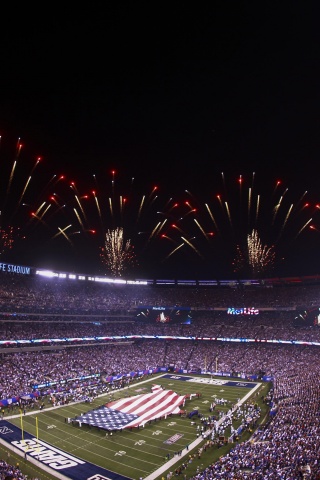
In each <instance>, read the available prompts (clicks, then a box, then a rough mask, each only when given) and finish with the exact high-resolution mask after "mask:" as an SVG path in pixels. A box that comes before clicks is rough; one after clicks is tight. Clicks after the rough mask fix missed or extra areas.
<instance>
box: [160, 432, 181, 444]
mask: <svg viewBox="0 0 320 480" xmlns="http://www.w3.org/2000/svg"><path fill="white" fill-rule="evenodd" d="M182 437H183V434H182V433H176V434H175V435H173V436H172V437H170V438H168V440H165V441H164V442H163V443H166V444H167V445H172V444H173V443H176V442H177V441H178V440H180V438H182Z"/></svg>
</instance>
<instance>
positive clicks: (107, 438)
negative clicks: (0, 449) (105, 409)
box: [7, 374, 266, 480]
mask: <svg viewBox="0 0 320 480" xmlns="http://www.w3.org/2000/svg"><path fill="white" fill-rule="evenodd" d="M186 377H188V381H185V378H186ZM223 382H231V383H232V384H233V385H232V386H228V385H225V384H224V383H223ZM154 384H158V385H160V384H161V386H162V387H163V388H165V389H168V390H173V391H174V392H176V393H178V394H180V395H192V398H191V399H190V400H189V399H187V400H186V404H185V407H184V408H185V409H186V410H187V415H186V416H180V415H171V416H168V417H167V419H162V420H157V421H152V422H151V423H150V424H149V423H147V424H146V425H145V427H144V428H142V427H140V429H132V431H130V430H126V429H123V430H122V431H121V432H120V431H118V432H116V433H113V434H112V435H110V434H106V431H105V430H102V429H100V430H99V429H98V428H96V427H90V426H88V425H82V427H81V428H80V427H79V426H78V425H77V424H75V425H73V424H72V423H67V422H66V418H68V417H70V418H74V417H76V416H78V415H80V414H83V413H85V412H87V411H89V410H92V409H94V408H98V407H99V406H101V405H103V404H105V403H107V402H108V401H109V396H108V395H106V396H100V397H98V398H96V399H95V400H94V402H93V403H91V404H89V403H84V402H83V403H73V404H69V405H67V406H61V407H56V408H50V406H49V405H46V406H45V409H44V410H42V411H41V412H34V413H31V412H27V414H26V415H23V416H21V415H16V416H15V417H14V418H7V420H9V421H10V422H12V423H13V424H15V425H16V426H17V427H19V428H21V427H22V434H21V435H22V436H23V432H29V433H30V434H31V435H33V436H34V437H37V438H38V439H39V440H42V441H44V442H47V443H49V444H50V445H53V446H55V447H56V448H58V449H60V450H63V451H65V452H68V453H70V454H72V455H74V456H76V457H79V458H81V459H83V460H86V461H88V462H91V463H94V464H96V465H99V466H101V467H103V468H105V469H107V470H109V471H112V472H115V473H117V474H120V475H123V476H126V477H129V478H132V479H134V480H139V479H141V478H143V479H149V480H151V479H156V478H159V479H161V478H162V477H163V476H166V472H167V471H175V469H176V468H178V467H179V466H180V465H181V464H182V463H184V462H186V461H188V460H189V457H190V455H191V456H192V454H193V453H196V455H195V458H196V459H197V460H200V459H198V456H197V452H198V450H199V447H201V446H202V445H204V443H205V442H206V440H207V439H203V438H202V437H201V434H200V435H199V430H200V428H201V426H202V423H201V418H200V416H198V415H194V416H193V417H192V418H189V416H188V414H189V413H190V412H191V411H196V410H197V411H198V412H199V414H202V415H203V416H205V417H208V416H209V415H217V414H218V410H220V411H222V412H224V413H226V412H227V411H228V410H229V409H230V407H231V405H234V404H236V403H237V402H238V401H240V402H250V403H255V402H256V401H257V399H258V397H259V395H261V394H263V393H264V394H265V393H266V392H264V389H266V385H265V384H262V383H257V382H255V383H254V382H253V383H252V384H251V385H249V382H243V383H242V381H241V380H240V381H239V379H232V378H226V377H223V378H221V377H220V378H212V377H209V376H207V377H206V376H201V377H200V376H196V375H176V374H162V375H159V376H151V377H149V378H147V379H144V380H141V381H137V382H135V383H133V384H131V385H130V388H125V389H121V390H116V391H114V394H113V397H114V399H118V398H121V397H124V396H126V397H129V396H133V395H141V394H143V393H149V392H150V391H151V387H152V385H154ZM237 384H239V385H245V386H237ZM248 387H251V388H248ZM195 393H197V394H199V396H193V394H195ZM219 399H224V400H225V403H224V404H223V405H220V404H217V406H216V407H215V410H214V411H213V412H212V413H210V410H209V409H210V405H211V404H212V402H213V401H214V402H217V400H219ZM240 423H241V419H239V420H238V421H234V422H233V427H234V428H237V427H238V426H239V425H240ZM224 435H225V437H226V438H228V437H229V435H230V431H228V430H226V431H225V433H224ZM208 438H210V437H208ZM228 447H229V446H228ZM215 448H217V447H215ZM222 450H223V451H224V450H225V448H223V449H222ZM222 450H221V451H222ZM212 455H213V449H212ZM212 458H213V457H212ZM204 461H205V459H204V458H202V460H200V462H198V464H199V467H200V466H201V468H202V467H203V462H204ZM210 461H212V459H208V463H209V462H210ZM190 463H192V462H190ZM195 465H196V461H195V462H194V464H193V465H190V468H188V474H189V476H191V474H192V471H193V470H194V467H195ZM46 475H47V476H46V477H44V478H52V477H49V476H48V474H46ZM64 475H66V474H65V473H64ZM187 478H188V477H187Z"/></svg>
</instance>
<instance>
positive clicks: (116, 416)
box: [76, 387, 186, 430]
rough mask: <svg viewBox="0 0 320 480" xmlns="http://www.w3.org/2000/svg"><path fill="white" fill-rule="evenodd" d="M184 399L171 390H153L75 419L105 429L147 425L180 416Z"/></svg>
mask: <svg viewBox="0 0 320 480" xmlns="http://www.w3.org/2000/svg"><path fill="white" fill-rule="evenodd" d="M185 398H186V397H185V395H178V394H177V393H175V392H173V391H172V390H163V389H162V388H161V387H160V388H153V391H152V392H151V393H147V394H143V395H136V396H133V397H129V398H122V399H120V400H116V401H114V402H110V403H107V404H106V405H104V406H102V407H99V408H97V409H95V410H90V411H89V412H87V413H85V414H83V415H80V416H78V417H76V420H77V421H78V422H79V423H81V424H82V423H85V424H88V425H92V426H95V427H99V428H102V429H105V430H120V429H122V428H133V427H138V426H140V425H142V426H144V425H145V423H147V422H148V421H150V420H155V419H157V418H160V417H166V416H167V415H170V414H172V413H175V414H177V413H180V406H181V405H184V402H185Z"/></svg>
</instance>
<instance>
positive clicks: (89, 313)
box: [0, 263, 320, 480]
mask: <svg viewBox="0 0 320 480" xmlns="http://www.w3.org/2000/svg"><path fill="white" fill-rule="evenodd" d="M319 282H320V277H318V276H309V277H294V278H293V277H290V278H289V277H288V278H272V279H270V278H269V279H264V280H262V279H260V280H250V281H249V280H243V281H242V280H238V281H235V280H230V281H227V280H223V281H221V282H219V281H203V282H201V281H197V280H188V281H177V280H135V281H134V280H125V279H123V278H122V279H121V280H120V279H114V278H109V277H106V276H92V275H88V274H74V273H72V274H70V273H68V272H61V271H53V270H44V269H37V268H33V267H26V266H23V265H17V264H7V263H2V264H1V273H0V292H1V312H0V314H1V326H2V328H1V340H0V346H1V382H0V392H1V394H0V397H1V409H2V410H1V414H2V417H1V418H2V420H1V423H0V425H1V428H0V433H1V437H0V450H1V454H2V458H3V460H2V462H1V463H2V465H1V469H2V472H4V474H5V473H6V474H7V472H8V471H9V470H10V469H11V470H12V472H15V474H16V475H18V477H17V478H19V479H26V478H29V479H30V478H40V479H41V480H42V479H54V478H60V479H76V480H80V479H85V480H87V479H89V478H90V479H98V478H99V479H104V478H112V479H119V480H121V479H126V478H128V479H140V478H146V479H150V480H151V479H156V478H159V479H160V478H167V479H170V478H171V477H172V476H180V477H183V478H186V479H215V478H217V479H219V478H221V479H222V478H234V479H249V478H250V479H265V478H272V479H276V478H283V479H299V478H309V479H317V478H320V467H319V464H318V457H319V382H318V378H319V369H320V364H319V355H318V352H319V350H318V349H319V346H320V328H319V315H320V310H319V308H320V304H319V303H320V302H319ZM9 473H10V472H9Z"/></svg>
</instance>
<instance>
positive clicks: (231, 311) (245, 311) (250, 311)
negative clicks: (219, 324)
mask: <svg viewBox="0 0 320 480" xmlns="http://www.w3.org/2000/svg"><path fill="white" fill-rule="evenodd" d="M227 314H228V315H259V310H258V309H257V308H254V307H250V308H246V307H245V308H233V307H232V308H228V310H227Z"/></svg>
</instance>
